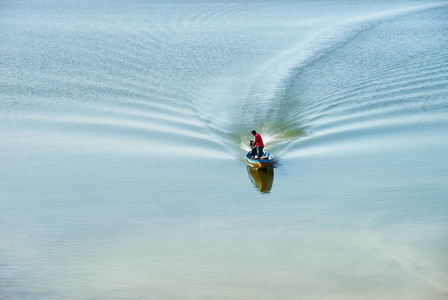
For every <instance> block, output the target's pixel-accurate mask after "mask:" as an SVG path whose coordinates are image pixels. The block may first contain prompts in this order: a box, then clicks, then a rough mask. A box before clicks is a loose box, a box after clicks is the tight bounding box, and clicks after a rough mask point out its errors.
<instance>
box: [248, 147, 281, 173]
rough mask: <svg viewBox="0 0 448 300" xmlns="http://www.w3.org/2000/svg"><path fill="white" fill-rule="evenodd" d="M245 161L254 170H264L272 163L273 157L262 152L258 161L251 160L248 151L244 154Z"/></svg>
mask: <svg viewBox="0 0 448 300" xmlns="http://www.w3.org/2000/svg"><path fill="white" fill-rule="evenodd" d="M246 161H247V163H248V164H249V165H251V166H252V167H254V168H257V169H266V168H268V167H270V166H272V164H273V163H274V156H273V155H272V154H270V153H268V152H266V151H263V156H262V157H261V158H260V159H253V158H252V155H251V154H250V151H249V152H247V154H246Z"/></svg>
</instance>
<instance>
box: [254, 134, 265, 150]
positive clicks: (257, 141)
mask: <svg viewBox="0 0 448 300" xmlns="http://www.w3.org/2000/svg"><path fill="white" fill-rule="evenodd" d="M255 146H258V147H264V144H263V139H262V138H261V135H259V134H258V133H257V134H255Z"/></svg>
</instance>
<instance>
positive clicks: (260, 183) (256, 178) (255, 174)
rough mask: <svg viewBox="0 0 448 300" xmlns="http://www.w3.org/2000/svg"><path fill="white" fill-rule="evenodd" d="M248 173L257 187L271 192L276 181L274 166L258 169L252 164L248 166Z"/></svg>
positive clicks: (261, 190)
mask: <svg viewBox="0 0 448 300" xmlns="http://www.w3.org/2000/svg"><path fill="white" fill-rule="evenodd" d="M247 173H248V174H249V178H250V180H251V181H252V184H253V185H254V187H255V188H256V189H259V190H260V192H261V193H263V194H264V193H270V192H271V188H272V182H273V181H274V169H273V168H272V167H270V168H266V169H256V168H254V167H252V166H247Z"/></svg>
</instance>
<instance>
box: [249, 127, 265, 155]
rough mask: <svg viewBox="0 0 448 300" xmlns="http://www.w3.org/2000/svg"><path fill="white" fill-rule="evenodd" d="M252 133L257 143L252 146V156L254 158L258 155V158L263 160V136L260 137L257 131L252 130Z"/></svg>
mask: <svg viewBox="0 0 448 300" xmlns="http://www.w3.org/2000/svg"><path fill="white" fill-rule="evenodd" d="M251 133H252V134H253V135H254V137H255V141H254V142H253V145H252V146H251V148H252V150H254V151H251V154H252V156H254V154H255V153H256V155H257V156H258V158H261V157H263V148H264V144H263V139H262V138H261V135H259V134H258V133H257V132H256V131H255V130H252V131H251Z"/></svg>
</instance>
